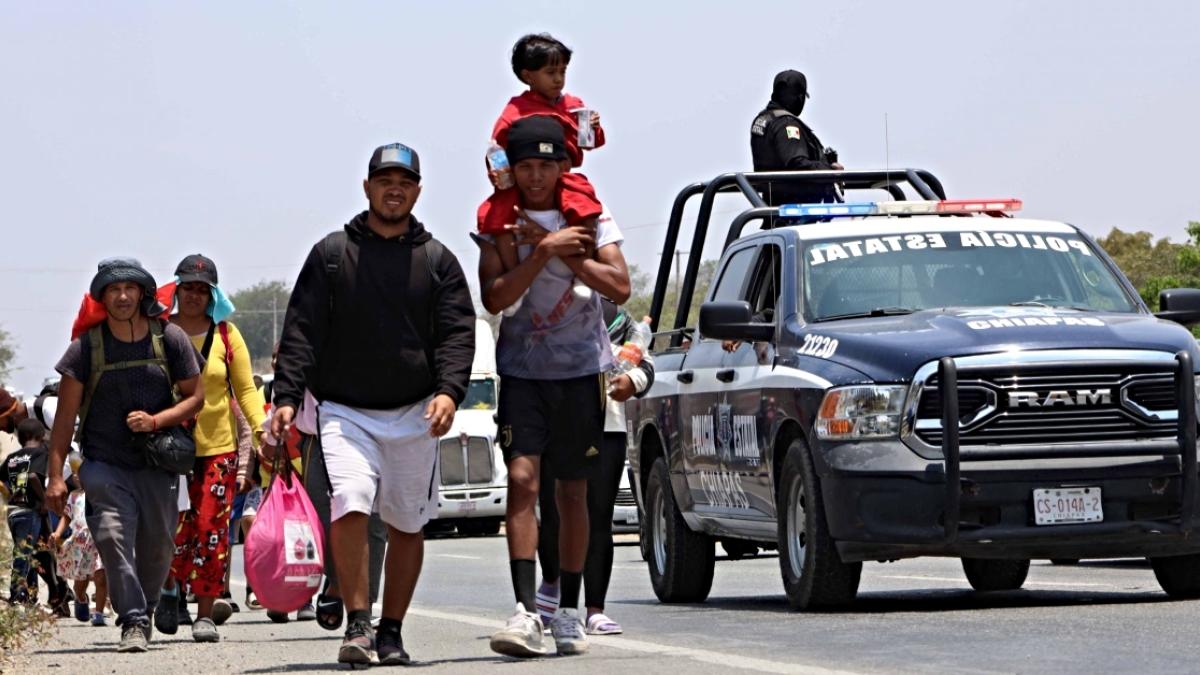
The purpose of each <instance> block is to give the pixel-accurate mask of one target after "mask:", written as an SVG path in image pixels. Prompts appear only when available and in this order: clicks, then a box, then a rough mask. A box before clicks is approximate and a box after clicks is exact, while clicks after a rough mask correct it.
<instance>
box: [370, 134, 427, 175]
mask: <svg viewBox="0 0 1200 675" xmlns="http://www.w3.org/2000/svg"><path fill="white" fill-rule="evenodd" d="M384 169H404V170H405V171H407V172H409V173H411V174H412V175H413V176H414V177H416V179H417V180H420V179H421V158H420V157H418V156H417V151H416V150H413V149H412V148H410V147H408V146H407V145H404V144H403V143H388V144H387V145H381V146H379V147H378V148H375V152H373V153H371V161H370V163H369V164H367V178H370V177H371V176H372V175H373V174H374V173H375V172H376V171H382V170H384Z"/></svg>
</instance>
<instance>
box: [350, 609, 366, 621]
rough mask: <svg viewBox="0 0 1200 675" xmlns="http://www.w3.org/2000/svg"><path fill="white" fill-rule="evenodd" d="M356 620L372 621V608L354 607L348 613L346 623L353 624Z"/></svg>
mask: <svg viewBox="0 0 1200 675" xmlns="http://www.w3.org/2000/svg"><path fill="white" fill-rule="evenodd" d="M355 621H366V622H367V623H371V610H369V609H352V610H350V611H349V612H347V613H346V623H347V624H352V623H354V622H355Z"/></svg>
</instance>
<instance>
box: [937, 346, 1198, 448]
mask: <svg viewBox="0 0 1200 675" xmlns="http://www.w3.org/2000/svg"><path fill="white" fill-rule="evenodd" d="M958 384H959V406H958V408H959V418H960V424H961V425H962V426H961V428H960V431H959V442H960V443H961V444H962V445H1001V444H1002V445H1022V444H1046V443H1088V442H1103V441H1126V440H1143V439H1170V438H1174V437H1175V434H1176V422H1175V419H1176V415H1177V413H1176V408H1177V406H1176V402H1175V401H1176V396H1175V384H1174V374H1173V372H1172V371H1171V369H1170V366H1169V365H1164V366H1162V367H1159V368H1157V369H1155V368H1153V367H1150V366H1146V365H1140V366H1128V365H1127V366H1121V365H1083V364H1081V365H1080V366H1064V365H1061V364H1058V365H1055V366H1053V367H1047V366H1013V367H1007V368H1003V369H1000V368H992V369H971V370H962V371H960V373H959V383H958ZM937 386H938V378H937V375H936V374H934V375H932V376H931V377H930V378H929V379H927V380H926V387H925V388H924V389H923V391H922V394H921V399H920V401H919V402H918V405H917V419H916V435H917V437H918V438H920V439H921V440H922V441H924V442H925V443H927V444H929V445H932V446H940V445H941V442H942V429H941V400H940V397H939V396H938V392H937Z"/></svg>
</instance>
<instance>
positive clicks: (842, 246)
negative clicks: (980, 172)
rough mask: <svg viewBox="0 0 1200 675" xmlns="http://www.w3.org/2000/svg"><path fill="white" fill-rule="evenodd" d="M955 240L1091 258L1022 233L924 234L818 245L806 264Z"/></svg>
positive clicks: (1069, 243) (1060, 242)
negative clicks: (1070, 252) (1076, 254)
mask: <svg viewBox="0 0 1200 675" xmlns="http://www.w3.org/2000/svg"><path fill="white" fill-rule="evenodd" d="M947 238H950V239H951V244H950V245H953V244H954V240H955V239H957V246H956V247H955V248H975V247H992V246H999V247H1001V248H1027V249H1032V250H1037V251H1057V252H1059V253H1067V252H1069V251H1070V250H1071V249H1075V250H1076V251H1079V252H1080V253H1081V254H1083V255H1088V256H1090V255H1092V252H1091V250H1090V249H1088V246H1087V244H1085V243H1084V242H1083V241H1081V240H1079V239H1074V238H1067V237H1057V236H1054V235H1042V234H1031V233H1025V232H947V233H944V234H943V233H941V232H928V233H924V234H897V235H890V236H884V237H867V238H865V239H850V240H844V241H836V242H821V243H818V244H814V245H813V246H812V247H811V248H809V254H810V256H811V258H810V260H809V263H810V264H812V265H821V264H824V263H827V262H833V261H835V260H848V259H850V258H860V257H862V256H865V255H874V254H876V253H895V252H898V251H912V250H918V249H924V248H947V242H946V239H947Z"/></svg>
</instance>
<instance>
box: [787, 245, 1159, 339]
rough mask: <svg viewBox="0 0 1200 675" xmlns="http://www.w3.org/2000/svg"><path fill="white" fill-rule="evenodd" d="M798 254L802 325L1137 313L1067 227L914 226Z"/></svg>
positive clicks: (1113, 279) (1105, 269)
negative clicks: (951, 313)
mask: <svg viewBox="0 0 1200 675" xmlns="http://www.w3.org/2000/svg"><path fill="white" fill-rule="evenodd" d="M802 256H803V263H802V265H801V275H802V276H803V288H804V315H805V317H806V319H807V320H808V321H822V320H829V319H834V318H850V317H859V316H883V315H888V314H903V313H907V312H915V311H918V310H922V309H936V308H942V307H995V306H1005V305H1018V306H1022V305H1027V306H1039V307H1042V306H1044V307H1057V308H1071V309H1077V310H1081V311H1104V312H1136V311H1138V310H1137V305H1136V304H1135V303H1134V301H1133V300H1132V298H1130V297H1129V295H1128V294H1127V293H1126V292H1125V290H1124V288H1123V287H1122V285H1121V284H1120V283H1119V282H1118V280H1117V279H1116V277H1115V276H1114V275H1113V273H1112V272H1110V271H1109V268H1108V267H1107V266H1106V265H1105V264H1104V262H1103V261H1102V260H1100V259H1099V258H1098V257H1097V255H1096V252H1095V251H1094V250H1093V248H1092V247H1091V246H1090V245H1089V244H1088V242H1087V241H1086V240H1084V239H1083V238H1082V237H1080V236H1078V235H1077V234H1073V233H1063V232H1036V231H1028V230H1027V229H1023V230H1021V231H1009V232H1001V231H983V230H963V231H939V232H919V231H916V230H913V231H910V232H909V233H904V234H890V233H889V234H886V235H881V236H869V235H868V236H859V237H839V238H829V239H821V240H815V241H810V242H808V243H807V244H806V245H805V247H804V250H803V253H802Z"/></svg>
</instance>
